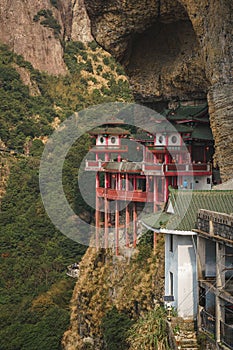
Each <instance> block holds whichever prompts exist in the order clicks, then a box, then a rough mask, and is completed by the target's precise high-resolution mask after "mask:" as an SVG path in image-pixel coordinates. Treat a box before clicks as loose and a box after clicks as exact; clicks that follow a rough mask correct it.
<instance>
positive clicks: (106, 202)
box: [104, 198, 108, 249]
mask: <svg viewBox="0 0 233 350" xmlns="http://www.w3.org/2000/svg"><path fill="white" fill-rule="evenodd" d="M104 247H105V249H107V248H108V200H107V198H104Z"/></svg>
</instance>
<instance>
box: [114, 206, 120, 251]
mask: <svg viewBox="0 0 233 350" xmlns="http://www.w3.org/2000/svg"><path fill="white" fill-rule="evenodd" d="M115 245H116V255H119V208H118V201H116V211H115Z"/></svg>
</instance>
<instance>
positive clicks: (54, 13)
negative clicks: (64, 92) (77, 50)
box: [0, 0, 92, 75]
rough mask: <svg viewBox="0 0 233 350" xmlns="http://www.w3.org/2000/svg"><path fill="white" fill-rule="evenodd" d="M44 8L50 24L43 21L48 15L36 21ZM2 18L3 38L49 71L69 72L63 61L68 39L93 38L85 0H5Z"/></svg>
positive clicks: (0, 8) (0, 33)
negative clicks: (65, 42)
mask: <svg viewBox="0 0 233 350" xmlns="http://www.w3.org/2000/svg"><path fill="white" fill-rule="evenodd" d="M41 10H45V11H47V23H44V24H43V23H42V22H43V21H45V20H46V14H45V16H43V15H42V16H39V18H38V20H35V16H38V13H40V11H41ZM48 11H51V14H49V13H48ZM0 18H1V22H0V41H1V42H3V43H5V44H7V45H9V47H10V48H11V49H12V50H13V51H14V52H15V53H17V54H20V55H22V56H23V57H24V59H25V60H27V61H29V62H31V63H32V65H33V66H34V68H37V69H39V70H42V71H46V72H48V73H49V74H56V75H58V74H65V73H66V72H67V69H66V66H65V63H64V60H63V46H62V42H63V41H64V40H69V39H71V38H72V39H73V40H81V41H83V42H87V41H91V40H92V37H91V33H90V25H89V23H88V21H89V19H88V16H87V14H86V9H85V6H84V4H83V0H62V1H60V0H53V1H49V0H38V1H29V0H25V1H20V0H16V1H13V2H12V1H9V0H3V1H1V4H0Z"/></svg>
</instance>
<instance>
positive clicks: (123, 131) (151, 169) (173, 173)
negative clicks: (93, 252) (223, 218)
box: [85, 105, 213, 255]
mask: <svg viewBox="0 0 233 350" xmlns="http://www.w3.org/2000/svg"><path fill="white" fill-rule="evenodd" d="M163 115H164V117H165V118H164V120H168V121H169V123H168V122H166V123H165V122H163V121H161V123H159V124H158V126H156V132H152V133H149V132H148V131H146V132H145V131H143V130H137V132H136V133H134V134H133V133H132V132H130V131H129V130H130V128H129V126H128V125H126V124H124V122H122V121H119V120H112V121H111V122H109V124H105V125H102V126H101V127H98V128H96V129H93V130H92V131H90V132H89V133H90V135H91V136H92V137H93V138H94V139H95V145H94V147H93V148H92V149H91V153H92V155H93V159H87V160H86V166H85V170H86V171H94V172H96V217H95V219H96V245H97V247H99V246H104V247H105V248H108V247H109V246H111V243H110V241H111V242H112V241H114V245H115V247H116V254H117V255H118V253H119V246H121V245H122V244H123V245H125V246H126V247H130V246H133V247H136V243H137V219H138V217H139V215H140V213H142V212H156V211H157V210H159V209H160V208H161V207H162V206H163V204H164V203H165V202H166V201H167V198H168V188H169V186H172V187H174V188H181V189H184V190H186V189H211V184H212V181H213V179H212V165H211V161H212V155H213V137H212V133H211V129H210V126H209V118H208V109H207V106H206V105H205V106H204V105H201V106H200V105H199V106H179V107H178V108H176V109H168V110H165V111H164V112H163ZM101 232H102V233H103V234H101ZM112 235H113V237H112ZM100 240H101V242H100Z"/></svg>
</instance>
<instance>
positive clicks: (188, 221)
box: [143, 189, 233, 231]
mask: <svg viewBox="0 0 233 350" xmlns="http://www.w3.org/2000/svg"><path fill="white" fill-rule="evenodd" d="M169 200H170V201H171V203H172V205H173V208H174V214H168V213H166V212H163V213H162V214H161V213H156V214H152V215H150V216H149V217H145V220H144V218H143V221H144V222H145V223H146V224H147V225H148V226H151V227H153V228H155V229H158V228H159V227H158V226H159V225H158V223H160V222H162V218H165V219H167V220H165V221H164V222H166V224H165V225H163V227H164V228H166V229H171V230H179V231H191V230H192V229H194V228H195V227H196V219H197V213H198V210H199V209H207V210H212V211H216V212H220V213H226V214H230V213H233V191H232V190H229V191H214V190H202V191H201V190H200V191H191V190H174V189H170V195H169ZM160 214H161V215H162V216H161V219H160V218H159V217H158V215H160ZM163 215H164V216H163ZM166 215H169V216H166ZM153 217H154V218H155V219H153ZM149 223H152V225H150V224H149Z"/></svg>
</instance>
